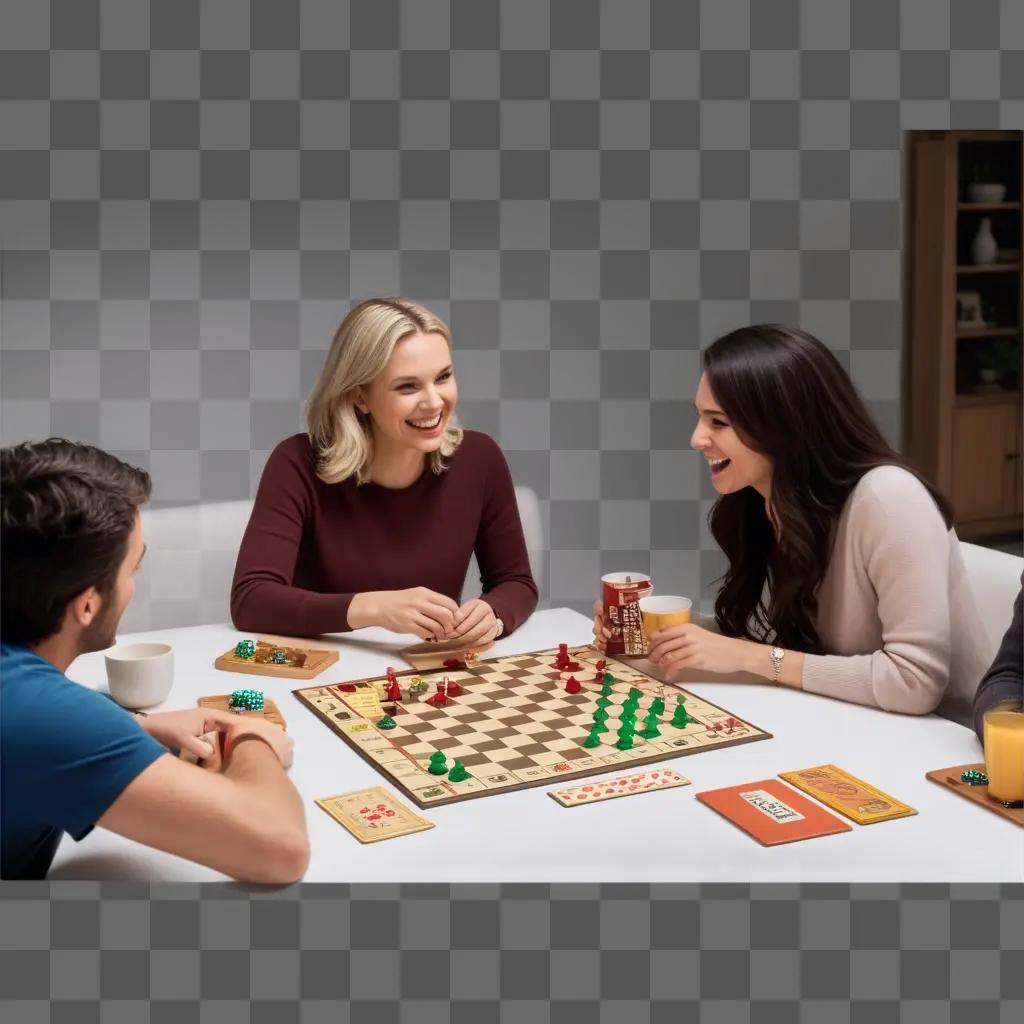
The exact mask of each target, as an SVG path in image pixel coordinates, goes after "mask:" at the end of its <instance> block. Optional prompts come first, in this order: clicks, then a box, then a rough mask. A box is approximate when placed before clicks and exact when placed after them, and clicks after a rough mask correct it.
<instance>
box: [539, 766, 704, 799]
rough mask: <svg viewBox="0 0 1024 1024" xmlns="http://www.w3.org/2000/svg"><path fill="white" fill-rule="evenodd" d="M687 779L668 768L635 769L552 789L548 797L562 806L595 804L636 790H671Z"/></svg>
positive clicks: (684, 783)
mask: <svg viewBox="0 0 1024 1024" xmlns="http://www.w3.org/2000/svg"><path fill="white" fill-rule="evenodd" d="M689 784H690V780H689V779H684V778H683V776H682V775H679V774H677V773H676V772H674V771H673V770H672V769H671V768H660V769H658V770H657V771H653V772H637V773H636V774H634V775H623V776H622V777H621V778H618V779H603V780H601V781H598V782H589V783H587V785H585V786H570V787H569V788H568V789H552V790H550V791H549V792H548V796H550V797H552V798H553V799H555V800H557V801H558V802H559V803H560V804H561V805H562V806H563V807H579V806H581V805H582V804H594V803H598V802H600V801H601V800H614V799H615V798H616V797H620V796H633V795H634V794H636V793H650V792H651V791H652V790H655V789H672V788H673V787H674V786H688V785H689Z"/></svg>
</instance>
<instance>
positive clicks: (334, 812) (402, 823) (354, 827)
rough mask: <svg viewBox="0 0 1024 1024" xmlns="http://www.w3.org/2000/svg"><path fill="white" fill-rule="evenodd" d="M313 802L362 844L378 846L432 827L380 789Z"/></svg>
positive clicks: (363, 790) (340, 794)
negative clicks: (386, 840)
mask: <svg viewBox="0 0 1024 1024" xmlns="http://www.w3.org/2000/svg"><path fill="white" fill-rule="evenodd" d="M316 803H317V806H318V807H322V808H323V809H324V810H325V811H326V812H327V813H328V814H329V815H330V816H331V817H332V818H333V819H334V820H335V821H336V822H338V823H339V824H340V825H344V826H345V828H347V829H348V830H349V832H351V833H352V835H354V836H355V837H356V839H358V840H359V842H361V843H377V842H380V840H381V839H395V838H397V837H398V836H407V835H409V834H410V833H412V832H422V831H424V830H425V829H428V828H433V827H434V823H433V822H432V821H427V819H426V818H421V817H420V816H419V815H418V814H414V813H413V812H412V811H411V810H409V808H408V807H406V806H405V804H403V803H400V802H399V801H398V800H397V799H395V797H393V796H392V795H391V794H390V793H389V792H388V791H387V790H386V789H383V788H382V787H381V786H374V787H372V788H371V789H357V790H355V791H354V792H352V793H339V794H338V796H328V797H324V798H323V799H322V800H317V802H316Z"/></svg>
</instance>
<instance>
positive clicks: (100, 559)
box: [0, 438, 309, 883]
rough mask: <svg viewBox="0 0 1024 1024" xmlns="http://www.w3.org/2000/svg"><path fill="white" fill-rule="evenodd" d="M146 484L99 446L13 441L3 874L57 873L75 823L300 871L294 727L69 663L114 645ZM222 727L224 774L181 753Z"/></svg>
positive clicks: (4, 514)
mask: <svg viewBox="0 0 1024 1024" xmlns="http://www.w3.org/2000/svg"><path fill="white" fill-rule="evenodd" d="M149 493H150V479H149V475H148V474H147V473H145V472H143V471H142V470H139V469H135V468H134V467H132V466H128V465H126V464H125V463H123V462H121V461H120V460H119V459H116V458H114V457H113V456H112V455H109V454H108V453H106V452H103V451H100V450H99V449H98V448H93V447H90V446H88V445H82V444H75V443H73V442H70V441H63V440H60V439H56V438H51V439H50V440H48V441H44V442H40V443H35V444H33V443H25V444H20V445H16V446H14V447H10V448H4V449H2V450H0V530H2V536H0V547H2V555H3V557H2V560H0V580H2V586H0V876H2V877H3V878H5V879H12V878H44V877H45V876H46V872H47V871H48V870H49V867H50V864H51V863H52V861H53V857H54V854H55V852H56V850H57V846H58V844H59V843H60V840H61V837H62V836H63V834H64V833H65V832H67V833H68V834H69V835H71V836H72V838H74V839H75V840H79V839H82V838H83V837H84V836H85V835H87V834H88V833H89V832H90V831H91V830H92V828H93V826H94V825H99V826H100V827H102V828H107V829H110V830H111V831H114V832H117V833H119V834H120V835H123V836H126V837H128V838H130V839H135V840H137V841H138V842H141V843H145V844H146V845H148V846H153V847H156V848H157V849H160V850H166V851H167V852H169V853H174V854H177V855H179V856H181V857H186V858H188V859H189V860H194V861H197V862H199V863H201V864H205V865H207V866H209V867H212V868H214V869H215V870H218V871H222V872H224V873H225V874H227V875H231V876H232V877H234V878H240V879H244V880H246V881H253V882H276V883H285V882H291V881H295V880H296V879H298V878H300V877H301V876H302V874H303V873H304V872H305V869H306V865H307V864H308V861H309V841H308V838H307V835H306V823H305V816H304V812H303V808H302V801H301V798H300V797H299V794H298V793H297V792H296V790H295V787H294V786H293V785H292V784H291V782H290V781H289V779H288V777H287V775H286V774H285V769H286V768H287V767H288V766H289V765H290V764H291V755H292V743H291V740H290V739H289V738H288V737H287V735H286V734H285V732H284V731H283V730H282V729H279V728H278V727H277V726H275V725H272V724H270V723H268V722H265V721H264V720H262V719H253V718H250V717H248V716H246V717H244V718H243V717H239V716H236V715H230V714H227V713H224V712H218V711H211V710H208V709H205V708H192V709H190V710H186V711H171V712H166V713H162V714H153V715H148V716H144V717H137V716H135V715H132V714H130V713H129V712H127V711H125V710H124V709H123V708H121V707H119V706H118V705H116V704H115V703H114V702H113V701H112V700H110V699H109V698H108V697H106V696H105V695H103V694H101V693H98V692H95V691H93V690H89V689H87V688H86V687H84V686H80V685H79V684H77V683H74V682H72V681H71V680H69V679H68V678H67V676H66V675H65V674H64V673H65V671H66V670H67V668H68V666H69V665H70V664H71V662H72V661H74V660H75V658H76V657H78V655H79V654H84V653H86V652H88V651H98V650H103V649H105V648H107V647H109V646H110V645H111V644H112V643H113V642H114V637H115V634H116V631H117V624H118V622H119V620H120V618H121V614H122V613H123V612H124V609H125V607H126V606H127V604H128V602H129V601H130V600H131V597H132V593H133V590H134V584H133V575H134V573H135V570H136V569H137V568H138V566H139V563H140V562H141V560H142V556H143V554H144V553H145V545H144V544H143V540H142V525H141V519H140V516H139V507H140V506H141V505H143V504H144V503H145V502H146V501H147V500H148V498H149ZM213 729H216V730H217V731H219V732H220V733H223V738H224V749H225V759H224V765H223V768H222V770H221V771H219V772H211V771H204V770H203V769H202V768H199V767H197V766H196V765H194V764H189V763H186V762H185V761H183V760H181V759H179V758H177V757H174V756H172V755H171V754H170V753H169V750H178V749H181V748H187V749H188V750H189V751H191V752H192V753H193V754H195V755H196V756H197V757H199V758H203V757H206V756H208V755H210V754H212V753H213V751H212V750H211V748H210V747H209V746H208V745H207V744H206V743H205V741H203V740H202V739H201V738H200V737H201V736H203V735H204V734H205V733H207V732H209V731H210V730H213ZM246 740H255V741H257V742H245V741H246Z"/></svg>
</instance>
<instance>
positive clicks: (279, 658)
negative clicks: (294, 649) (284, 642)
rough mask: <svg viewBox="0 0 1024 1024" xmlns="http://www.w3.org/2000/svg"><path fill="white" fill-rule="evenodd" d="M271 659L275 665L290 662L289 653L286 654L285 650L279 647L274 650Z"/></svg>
mask: <svg viewBox="0 0 1024 1024" xmlns="http://www.w3.org/2000/svg"><path fill="white" fill-rule="evenodd" d="M270 660H271V662H273V664H275V665H287V664H288V655H287V654H285V653H284V651H282V650H280V649H278V650H276V651H274V652H273V654H271V655H270Z"/></svg>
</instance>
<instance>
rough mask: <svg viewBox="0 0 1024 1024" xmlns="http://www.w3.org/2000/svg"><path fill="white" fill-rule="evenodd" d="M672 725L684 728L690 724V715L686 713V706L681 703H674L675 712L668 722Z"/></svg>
mask: <svg viewBox="0 0 1024 1024" xmlns="http://www.w3.org/2000/svg"><path fill="white" fill-rule="evenodd" d="M669 724H670V725H674V726H675V727H676V728H677V729H685V728H686V727H687V725H689V724H690V716H689V715H688V714H687V713H686V706H685V705H684V704H682V703H679V704H677V705H676V710H675V714H674V715H673V716H672V721H671V722H670V723H669Z"/></svg>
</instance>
